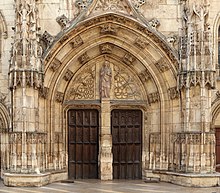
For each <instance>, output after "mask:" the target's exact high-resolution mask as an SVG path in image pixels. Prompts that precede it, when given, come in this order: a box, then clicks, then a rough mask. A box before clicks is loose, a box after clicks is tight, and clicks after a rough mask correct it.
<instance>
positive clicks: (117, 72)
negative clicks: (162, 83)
mask: <svg viewBox="0 0 220 193" xmlns="http://www.w3.org/2000/svg"><path fill="white" fill-rule="evenodd" d="M139 88H140V86H138V85H137V82H136V81H135V80H134V78H133V77H132V76H131V75H130V73H129V72H127V71H126V70H125V69H121V68H119V67H118V66H114V96H115V98H116V99H135V100H141V99H143V97H142V95H141V92H140V90H139Z"/></svg>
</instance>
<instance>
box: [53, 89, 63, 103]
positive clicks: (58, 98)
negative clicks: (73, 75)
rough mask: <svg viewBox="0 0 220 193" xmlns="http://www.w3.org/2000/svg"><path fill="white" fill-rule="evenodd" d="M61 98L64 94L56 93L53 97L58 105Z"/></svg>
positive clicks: (61, 100)
mask: <svg viewBox="0 0 220 193" xmlns="http://www.w3.org/2000/svg"><path fill="white" fill-rule="evenodd" d="M63 97H64V93H62V92H59V91H57V92H56V95H55V100H56V101H57V102H58V103H62V102H63Z"/></svg>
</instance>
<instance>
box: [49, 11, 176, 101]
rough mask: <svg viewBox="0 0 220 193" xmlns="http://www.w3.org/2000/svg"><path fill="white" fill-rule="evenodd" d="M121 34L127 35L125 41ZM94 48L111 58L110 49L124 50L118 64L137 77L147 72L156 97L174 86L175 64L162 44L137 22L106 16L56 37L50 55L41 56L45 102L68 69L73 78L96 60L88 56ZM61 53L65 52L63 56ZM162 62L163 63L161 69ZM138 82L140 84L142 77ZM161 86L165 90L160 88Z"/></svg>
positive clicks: (85, 22)
mask: <svg viewBox="0 0 220 193" xmlns="http://www.w3.org/2000/svg"><path fill="white" fill-rule="evenodd" d="M91 31H92V32H93V33H91ZM124 32H127V36H126V37H124ZM88 33H90V34H92V36H89V39H88V37H87V36H88V35H87V36H86V34H88ZM128 33H130V34H128ZM93 36H94V37H93ZM96 47H97V48H98V49H99V51H100V53H99V54H111V52H112V49H113V47H116V48H117V49H121V50H124V51H123V52H124V54H123V55H121V56H120V57H121V60H122V62H123V63H126V64H127V65H128V66H131V68H134V69H135V68H136V71H137V74H140V77H141V76H142V75H143V74H144V73H145V74H146V72H149V74H150V76H151V77H152V79H153V81H154V82H155V85H157V86H156V87H157V90H158V92H159V94H160V96H162V95H164V93H167V90H164V88H167V89H168V88H169V87H174V86H175V84H176V83H175V82H176V75H177V64H178V60H177V59H176V56H175V54H174V52H173V51H172V50H170V48H169V47H168V46H167V45H166V44H164V41H163V40H162V39H160V38H159V37H158V36H157V35H155V34H154V33H153V32H151V31H149V30H148V28H146V26H143V25H141V24H140V23H138V22H137V21H134V20H131V19H129V18H126V17H124V16H120V15H116V14H106V15H104V16H100V17H97V18H93V19H90V20H87V21H84V22H82V23H80V24H79V25H78V26H77V27H76V28H74V29H73V30H72V31H70V32H68V33H66V34H65V35H63V36H62V37H60V38H59V41H57V43H56V44H54V46H53V47H52V48H51V50H50V53H48V54H47V55H46V56H45V66H46V68H45V70H46V73H45V87H47V88H52V90H50V92H49V93H50V97H49V98H51V97H52V96H53V95H54V94H53V93H55V92H56V91H58V90H59V84H61V85H62V86H63V85H64V83H59V82H60V81H61V80H63V81H66V80H65V78H64V75H63V74H64V73H66V71H67V69H70V66H72V67H71V68H73V69H74V70H72V69H71V71H72V73H73V74H74V73H75V71H77V69H78V68H79V67H80V66H82V65H84V64H86V63H87V62H88V61H89V60H92V59H94V57H97V56H91V54H90V53H89V52H90V50H91V49H96ZM62 50H65V54H66V55H65V56H64V55H63V54H64V53H62ZM125 50H126V51H125ZM150 50H151V51H150ZM152 50H153V51H152ZM152 52H154V53H153V55H152ZM113 55H114V53H113ZM60 56H62V57H60ZM89 57H90V58H89ZM117 57H119V56H117ZM162 58H163V59H164V60H165V61H164V62H162V66H161V65H160V64H161V61H162V60H161V59H162ZM73 63H74V64H73ZM138 63H140V64H141V65H143V66H144V68H142V69H140V70H137V68H138V67H135V66H136V65H140V64H138ZM156 66H157V67H156ZM50 69H51V70H50ZM163 73H170V74H169V76H170V77H172V78H171V79H172V80H173V81H171V82H170V81H168V80H164V78H165V76H164V75H163ZM141 74H142V75H141ZM65 76H66V75H65ZM141 79H142V81H143V80H144V79H143V76H142V78H141ZM161 84H162V85H163V86H165V87H164V88H161ZM55 85H56V86H55ZM59 92H60V91H59ZM52 98H53V97H52ZM162 98H163V97H162ZM162 98H161V100H163V99H162Z"/></svg>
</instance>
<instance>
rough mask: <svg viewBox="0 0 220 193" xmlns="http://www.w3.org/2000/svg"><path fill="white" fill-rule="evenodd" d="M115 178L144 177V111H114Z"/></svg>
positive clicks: (113, 148)
mask: <svg viewBox="0 0 220 193" xmlns="http://www.w3.org/2000/svg"><path fill="white" fill-rule="evenodd" d="M111 118H112V121H111V122H112V124H111V125H112V126H111V129H112V145H113V147H112V150H113V178H114V179H141V178H142V172H141V168H142V163H141V157H142V156H141V154H142V148H141V147H142V112H141V111H140V110H113V111H112V117H111Z"/></svg>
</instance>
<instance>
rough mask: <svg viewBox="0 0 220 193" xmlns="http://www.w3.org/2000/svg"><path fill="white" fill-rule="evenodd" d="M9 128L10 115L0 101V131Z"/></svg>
mask: <svg viewBox="0 0 220 193" xmlns="http://www.w3.org/2000/svg"><path fill="white" fill-rule="evenodd" d="M9 129H10V116H9V112H8V110H7V109H6V107H5V105H3V104H2V103H1V102H0V132H6V131H9Z"/></svg>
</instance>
